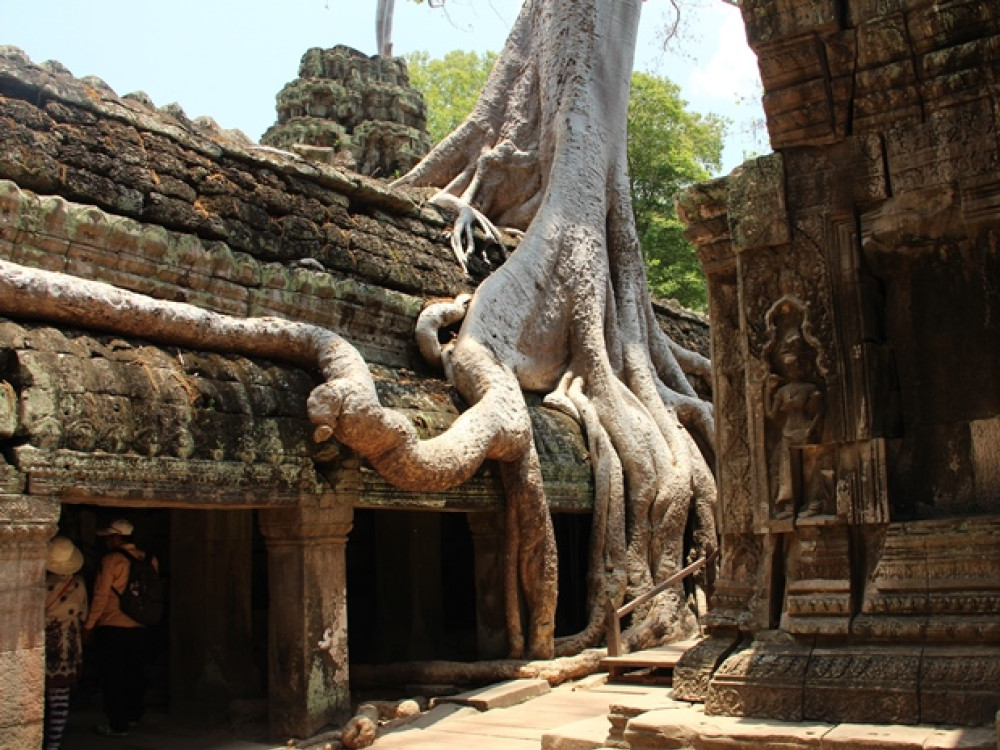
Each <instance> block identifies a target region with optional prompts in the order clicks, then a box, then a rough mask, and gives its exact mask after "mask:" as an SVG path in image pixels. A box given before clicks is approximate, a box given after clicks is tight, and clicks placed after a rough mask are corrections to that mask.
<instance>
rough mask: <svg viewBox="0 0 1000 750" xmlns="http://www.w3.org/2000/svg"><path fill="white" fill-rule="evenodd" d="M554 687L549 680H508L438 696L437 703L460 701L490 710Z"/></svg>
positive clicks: (543, 693)
mask: <svg viewBox="0 0 1000 750" xmlns="http://www.w3.org/2000/svg"><path fill="white" fill-rule="evenodd" d="M551 690H552V688H551V687H550V686H549V683H548V681H547V680H542V679H521V680H508V681H507V682H501V683H498V684H496V685H490V686H489V687H484V688H478V689H476V690H470V691H468V692H465V693H459V694H458V695H451V696H448V697H447V698H438V699H436V700H435V703H436V704H438V705H440V704H442V703H459V704H461V705H463V706H472V707H473V708H477V709H479V710H480V711H490V710H491V709H494V708H508V707H509V706H516V705H518V704H519V703H524V702H525V701H530V700H531V699H532V698H537V697H538V696H540V695H545V694H546V693H548V692H550V691H551Z"/></svg>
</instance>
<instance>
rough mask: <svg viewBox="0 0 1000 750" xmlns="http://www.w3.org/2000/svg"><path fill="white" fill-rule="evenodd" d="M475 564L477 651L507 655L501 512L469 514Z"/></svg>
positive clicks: (480, 654)
mask: <svg viewBox="0 0 1000 750" xmlns="http://www.w3.org/2000/svg"><path fill="white" fill-rule="evenodd" d="M466 518H467V519H468V521H469V529H470V530H471V531H472V543H473V545H474V554H475V561H476V562H475V564H476V652H477V655H478V658H479V659H502V658H503V657H504V656H506V654H507V625H506V620H505V617H504V595H503V594H504V591H503V586H504V575H503V541H504V514H503V513H500V512H493V513H468V514H466Z"/></svg>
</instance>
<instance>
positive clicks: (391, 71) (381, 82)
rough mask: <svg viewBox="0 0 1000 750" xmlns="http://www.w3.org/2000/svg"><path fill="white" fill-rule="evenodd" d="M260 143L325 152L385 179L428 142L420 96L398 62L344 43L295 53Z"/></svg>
mask: <svg viewBox="0 0 1000 750" xmlns="http://www.w3.org/2000/svg"><path fill="white" fill-rule="evenodd" d="M261 142H262V143H265V144H267V145H269V146H277V147H278V148H289V149H293V150H297V149H295V146H296V145H297V144H304V145H305V146H307V147H320V148H322V149H328V150H329V151H330V152H332V154H333V157H332V158H333V159H335V160H339V161H341V162H342V163H345V164H350V166H351V167H352V168H353V169H356V170H357V171H358V172H359V173H361V174H365V175H372V176H378V177H389V178H391V177H393V176H396V175H399V174H403V173H405V172H407V171H408V170H409V169H410V168H411V167H412V166H413V165H415V164H416V163H417V162H418V161H419V160H420V159H421V158H422V157H423V156H424V155H425V154H426V153H427V152H428V151H429V150H430V147H431V145H432V144H431V142H430V137H429V136H428V135H427V115H426V107H425V105H424V99H423V96H422V95H421V94H420V92H419V91H417V90H416V89H414V88H412V87H411V86H410V81H409V75H408V73H407V70H406V61H405V60H403V59H402V58H399V57H394V58H386V57H380V56H373V57H368V56H367V55H364V54H362V53H361V52H358V51H357V50H354V49H351V48H350V47H344V46H337V47H333V48H332V49H326V50H323V49H319V48H313V49H310V50H309V51H307V52H306V53H305V55H303V56H302V62H301V64H300V65H299V78H297V79H296V80H294V81H292V82H291V83H289V84H287V85H286V86H285V87H284V88H283V89H282V90H281V91H280V92H279V93H278V122H277V123H276V124H275V125H273V126H272V127H270V128H269V129H268V131H267V132H266V133H264V135H263V137H262V138H261ZM300 153H304V154H305V155H306V157H307V158H310V157H312V156H318V155H319V154H320V153H322V152H315V151H312V150H304V151H300Z"/></svg>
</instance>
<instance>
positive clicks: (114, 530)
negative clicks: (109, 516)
mask: <svg viewBox="0 0 1000 750" xmlns="http://www.w3.org/2000/svg"><path fill="white" fill-rule="evenodd" d="M133 530H134V527H133V526H132V524H131V523H130V522H129V521H126V520H125V519H124V518H119V519H116V520H114V521H112V522H111V523H109V524H108V525H107V526H106V527H105V528H103V529H99V530H98V531H97V532H96V533H97V536H111V535H112V534H118V535H119V536H132V531H133Z"/></svg>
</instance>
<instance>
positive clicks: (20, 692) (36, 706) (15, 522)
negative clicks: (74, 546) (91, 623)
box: [0, 495, 59, 750]
mask: <svg viewBox="0 0 1000 750" xmlns="http://www.w3.org/2000/svg"><path fill="white" fill-rule="evenodd" d="M58 519H59V503H58V502H57V501H55V500H39V499H36V498H31V497H27V496H24V495H0V750H31V749H32V748H40V747H41V746H42V718H43V715H44V712H45V614H44V612H45V558H46V547H47V544H48V541H49V539H51V538H52V537H53V535H55V533H56V522H57V521H58Z"/></svg>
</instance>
